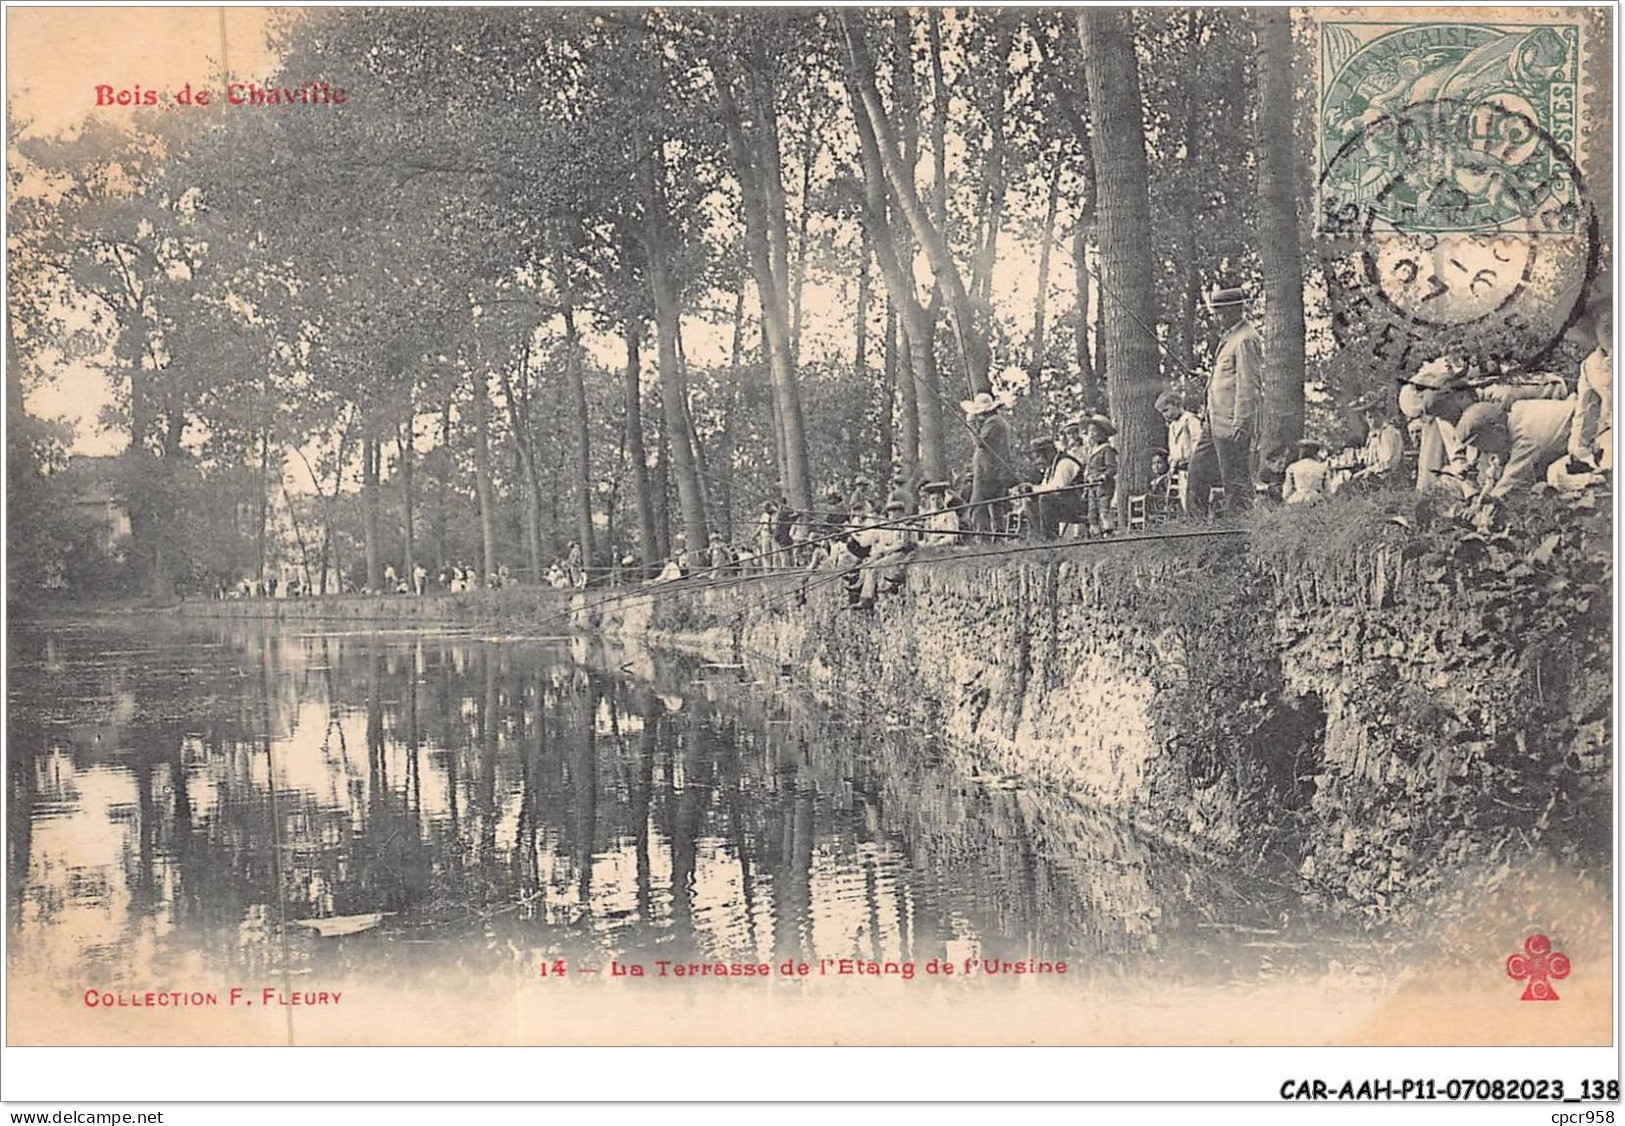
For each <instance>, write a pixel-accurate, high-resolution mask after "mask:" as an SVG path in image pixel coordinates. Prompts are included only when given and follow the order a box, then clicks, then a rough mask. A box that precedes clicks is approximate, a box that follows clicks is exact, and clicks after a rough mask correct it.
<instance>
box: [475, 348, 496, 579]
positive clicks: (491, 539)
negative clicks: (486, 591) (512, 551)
mask: <svg viewBox="0 0 1625 1126" xmlns="http://www.w3.org/2000/svg"><path fill="white" fill-rule="evenodd" d="M471 375H472V378H473V380H474V494H475V496H476V497H477V498H478V500H479V506H480V572H479V583H480V585H481V586H482V587H483V586H484V585H485V582H486V580H487V579H488V578H489V577H490V576H491V575H492V574H494V573H495V571H496V565H497V514H496V495H495V492H494V490H493V487H492V484H491V421H490V417H489V416H490V413H491V412H490V408H489V405H488V402H487V400H488V399H489V395H490V392H489V391H488V389H487V388H486V381H487V378H488V377H487V376H486V373H485V369H484V368H483V366H481V365H480V364H479V363H477V362H476V363H475V364H474V367H473V371H472V372H471Z"/></svg>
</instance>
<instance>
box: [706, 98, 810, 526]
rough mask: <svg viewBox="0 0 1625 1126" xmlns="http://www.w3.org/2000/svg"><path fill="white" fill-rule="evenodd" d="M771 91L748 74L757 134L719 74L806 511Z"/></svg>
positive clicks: (787, 439) (777, 392) (780, 413)
mask: <svg viewBox="0 0 1625 1126" xmlns="http://www.w3.org/2000/svg"><path fill="white" fill-rule="evenodd" d="M753 78H754V79H755V81H753V80H752V79H753ZM764 87H765V80H762V79H761V78H760V76H747V89H748V90H751V91H752V92H754V94H755V97H754V98H753V99H752V100H751V104H752V108H753V109H754V112H755V113H756V115H757V124H756V126H755V128H754V129H752V130H750V131H749V132H747V130H746V127H745V124H744V120H743V118H742V116H741V113H740V109H739V104H738V100H737V98H736V95H735V92H734V83H733V78H732V76H731V75H729V74H726V73H723V74H719V75H718V80H717V97H718V102H719V103H720V106H721V109H722V119H723V125H724V127H725V129H726V132H727V135H728V149H729V153H730V155H731V157H732V160H733V164H734V172H735V175H736V176H737V177H738V179H739V184H740V199H741V210H742V211H743V217H744V220H745V246H746V251H747V256H748V258H749V262H750V269H751V276H752V279H753V280H754V281H755V282H756V294H757V298H758V301H759V302H760V304H761V307H762V334H763V337H764V339H765V340H766V345H767V348H766V350H767V354H768V355H767V359H768V367H769V371H770V372H771V373H772V378H773V401H774V404H775V418H776V421H777V426H778V434H779V435H782V441H783V458H782V460H781V461H780V463H779V465H780V479H781V483H782V484H783V486H784V491H785V495H786V498H787V499H788V500H789V502H790V504H791V506H792V507H794V508H796V509H798V510H800V511H803V512H805V511H807V510H808V509H810V508H811V507H812V481H811V470H810V466H809V461H808V456H807V436H806V430H805V423H804V421H803V419H802V414H801V395H800V390H799V388H798V387H797V385H796V374H795V345H794V340H793V337H792V332H791V324H790V315H789V293H788V289H789V286H790V278H789V274H788V268H787V265H786V263H787V262H788V253H787V251H786V250H785V243H786V242H787V241H788V240H787V237H786V235H785V214H784V187H783V184H782V182H780V179H779V169H780V159H779V152H778V129H777V114H776V111H775V109H774V107H773V104H772V100H771V88H770V87H765V89H764Z"/></svg>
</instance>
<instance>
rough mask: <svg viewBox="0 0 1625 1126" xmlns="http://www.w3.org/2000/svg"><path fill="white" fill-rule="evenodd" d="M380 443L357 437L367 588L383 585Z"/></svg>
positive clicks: (378, 588)
mask: <svg viewBox="0 0 1625 1126" xmlns="http://www.w3.org/2000/svg"><path fill="white" fill-rule="evenodd" d="M381 446H382V443H381V442H379V440H378V439H377V438H375V437H373V436H372V435H370V434H368V435H366V436H364V437H363V438H362V439H361V534H362V541H363V543H364V545H365V547H366V552H367V582H366V587H367V589H368V590H371V591H378V590H382V589H383V588H384V558H383V550H382V544H381V543H380V542H379V534H378V476H379V450H380V448H381Z"/></svg>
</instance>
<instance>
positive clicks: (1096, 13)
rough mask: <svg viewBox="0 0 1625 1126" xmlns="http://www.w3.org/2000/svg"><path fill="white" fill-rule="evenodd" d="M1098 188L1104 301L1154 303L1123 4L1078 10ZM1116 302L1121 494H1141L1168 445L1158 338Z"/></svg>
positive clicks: (1110, 342) (1112, 392) (1111, 342)
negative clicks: (1159, 404) (1157, 405)
mask: <svg viewBox="0 0 1625 1126" xmlns="http://www.w3.org/2000/svg"><path fill="white" fill-rule="evenodd" d="M1077 20H1078V34H1079V38H1080V40H1081V42H1082V44H1083V54H1084V71H1085V74H1086V77H1087V81H1088V86H1089V106H1090V110H1091V113H1092V115H1093V119H1094V130H1093V143H1094V156H1095V164H1096V170H1097V173H1098V179H1099V184H1098V187H1099V191H1100V207H1099V213H1100V259H1101V278H1102V281H1103V285H1102V287H1101V288H1102V289H1103V291H1104V293H1105V300H1106V301H1108V302H1114V303H1123V304H1126V305H1127V306H1128V309H1129V310H1130V311H1134V310H1148V309H1153V308H1155V307H1156V293H1155V290H1154V289H1153V287H1152V278H1151V258H1150V256H1149V255H1148V254H1147V253H1146V248H1147V247H1149V246H1150V245H1151V205H1150V199H1149V190H1148V187H1147V182H1146V163H1145V129H1144V124H1143V121H1142V118H1141V111H1140V74H1139V63H1138V61H1137V60H1136V58H1135V54H1134V40H1133V36H1132V33H1131V31H1130V30H1129V25H1128V22H1127V14H1126V12H1125V11H1123V10H1121V9H1105V8H1085V9H1083V10H1081V11H1079V12H1078V15H1077ZM1119 312H1120V311H1119V310H1118V309H1116V308H1114V309H1113V311H1112V314H1111V315H1110V316H1108V317H1106V318H1105V321H1104V324H1103V326H1102V327H1103V329H1104V332H1103V334H1102V337H1101V342H1102V347H1101V353H1102V354H1103V355H1104V357H1105V361H1106V378H1107V393H1108V396H1109V397H1110V401H1111V407H1112V411H1113V414H1114V416H1115V421H1116V423H1117V431H1118V441H1119V445H1118V456H1119V459H1120V464H1121V471H1120V475H1119V493H1120V495H1124V496H1129V495H1133V494H1136V493H1143V492H1145V491H1146V488H1147V487H1148V486H1149V484H1150V481H1151V456H1150V451H1151V450H1152V449H1153V448H1154V447H1157V446H1160V445H1162V444H1163V443H1162V441H1161V440H1160V438H1161V435H1160V434H1159V431H1161V430H1162V429H1163V428H1162V427H1161V426H1160V423H1161V419H1160V418H1158V417H1157V413H1156V411H1155V410H1154V409H1153V406H1152V404H1153V403H1154V402H1155V400H1156V393H1157V353H1156V343H1155V341H1154V340H1152V338H1151V336H1150V335H1149V334H1148V333H1147V332H1146V330H1145V329H1144V328H1142V327H1141V326H1140V325H1138V324H1137V323H1136V322H1135V320H1134V319H1133V317H1131V316H1126V315H1119Z"/></svg>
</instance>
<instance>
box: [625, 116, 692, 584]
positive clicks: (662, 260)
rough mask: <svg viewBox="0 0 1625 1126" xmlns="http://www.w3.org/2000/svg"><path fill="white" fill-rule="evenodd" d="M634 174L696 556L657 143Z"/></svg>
mask: <svg viewBox="0 0 1625 1126" xmlns="http://www.w3.org/2000/svg"><path fill="white" fill-rule="evenodd" d="M638 175H639V178H640V180H641V181H642V187H643V201H644V209H645V225H646V229H645V234H644V249H645V251H646V252H647V255H648V274H649V290H650V293H651V295H652V296H653V298H654V307H655V336H656V339H657V342H658V348H657V353H658V355H659V363H660V388H661V392H660V401H661V406H662V408H663V409H664V410H665V415H666V425H665V428H664V431H663V433H664V438H665V442H666V444H667V446H668V447H669V448H670V450H671V458H672V462H673V468H674V469H675V470H676V475H677V500H678V504H679V506H680V507H681V509H682V513H683V531H684V535H685V538H686V545H685V546H686V547H687V548H688V550H689V551H691V552H694V553H695V557H696V558H697V557H698V555H699V553H700V552H702V551H704V550H705V545H706V542H707V535H706V520H705V494H704V492H703V491H702V490H701V488H700V477H699V472H698V462H697V461H696V460H695V457H694V436H693V435H692V434H691V433H690V432H689V428H688V410H687V408H686V405H685V404H684V402H683V376H682V372H681V370H680V369H679V368H678V366H677V335H678V333H679V331H681V327H680V326H681V323H682V311H681V309H680V308H679V304H678V295H677V286H676V283H675V282H673V280H672V278H671V274H670V268H669V266H668V265H667V256H668V255H669V253H670V249H669V247H668V246H667V243H666V239H667V237H668V235H667V231H668V229H669V227H670V220H669V217H668V213H667V211H666V195H665V186H664V180H665V168H664V158H663V156H662V154H661V150H660V148H659V147H658V146H657V145H651V151H650V155H649V157H648V158H647V159H646V160H644V161H643V162H642V163H641V164H640V165H639V166H638ZM662 463H664V459H662Z"/></svg>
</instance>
